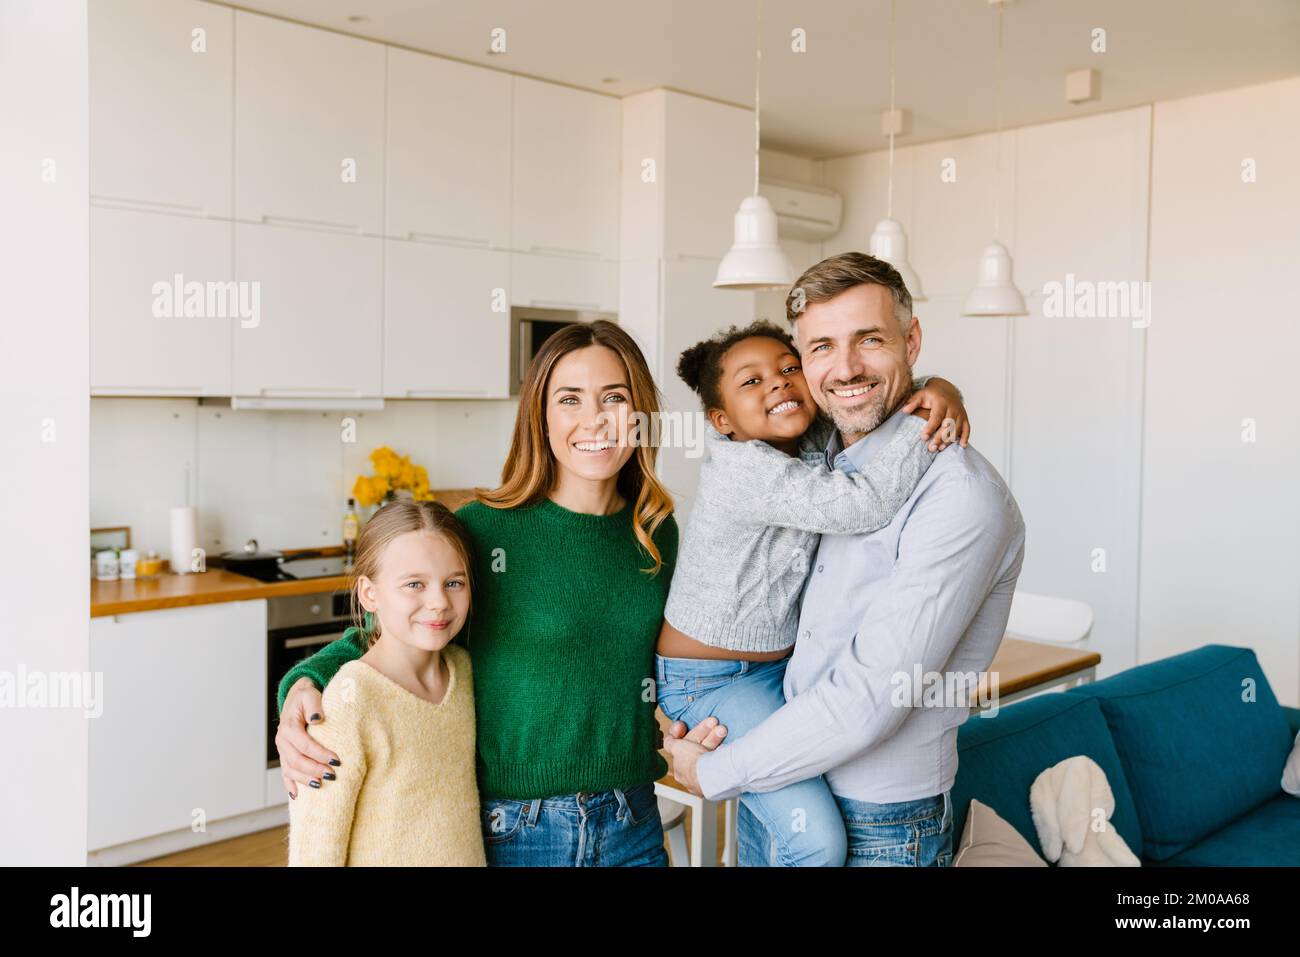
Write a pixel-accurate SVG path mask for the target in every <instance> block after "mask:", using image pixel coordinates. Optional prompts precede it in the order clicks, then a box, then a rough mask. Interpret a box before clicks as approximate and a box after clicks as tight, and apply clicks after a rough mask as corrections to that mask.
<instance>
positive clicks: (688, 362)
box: [677, 319, 799, 411]
mask: <svg viewBox="0 0 1300 957" xmlns="http://www.w3.org/2000/svg"><path fill="white" fill-rule="evenodd" d="M754 336H766V337H767V338H769V339H775V340H776V341H777V342H779V343H781V344H782V345H784V346H785V347H786V348H788V349H789V350H790V352H791V353H793V354H794V355H796V356H797V355H798V354H799V350H798V349H796V348H795V345H794V340H793V339H791V338H790V334H789V333H788V332H786V331H785V330H784V329H782V328H781V327H780V326H776V325H773V324H772V323H770V322H767V321H766V320H763V319H758V320H756V321H754V322H751V323H750V324H749V325H747V326H744V327H740V326H731V327H729V328H727V329H724V330H722V331H721V332H719V333H717V334H716V335H714V336H712V337H710V338H708V339H705V340H704V341H703V342H697V343H695V345H693V346H691V347H690V348H689V349H687V350H686V351H685V352H683V353H682V354H681V356H680V357H679V358H678V359H677V375H678V376H679V377H680V378H681V380H682V381H683V382H685V383H686V384H687V385H688V386H690V387H691V390H692V391H693V392H695V394H696V395H698V396H699V397H700V401H701V402H703V403H704V409H705V411H708V410H709V409H720V408H722V396H721V394H720V393H719V392H718V383H719V381H721V379H722V357H723V356H725V355H726V354H727V350H728V349H730V348H731V347H732V346H734V345H735V344H736V343H737V342H740V341H741V340H742V339H750V338H753V337H754Z"/></svg>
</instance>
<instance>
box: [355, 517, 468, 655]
mask: <svg viewBox="0 0 1300 957" xmlns="http://www.w3.org/2000/svg"><path fill="white" fill-rule="evenodd" d="M468 573H469V569H467V568H466V567H465V562H464V561H463V560H462V559H461V556H460V553H459V552H458V551H457V550H456V547H455V546H454V545H452V543H451V542H450V541H448V539H447V537H446V536H445V535H441V534H438V533H437V532H426V531H419V532H403V533H402V534H401V535H398V536H397V537H396V538H394V539H393V540H392V541H391V542H389V543H388V546H387V547H386V548H385V549H384V552H383V555H382V557H381V558H380V561H379V570H378V572H377V573H376V575H375V577H374V578H373V579H371V578H367V577H365V576H362V577H361V578H360V579H359V580H358V582H357V596H358V598H359V599H360V600H361V606H362V607H363V608H365V609H366V611H371V612H374V613H375V614H376V615H377V616H378V618H379V625H380V632H379V633H380V638H381V640H382V639H385V638H387V639H391V640H395V641H400V642H402V643H403V644H407V645H411V646H413V647H415V648H420V649H422V650H424V651H437V650H439V649H441V648H444V647H446V646H447V644H448V643H450V641H451V639H452V638H454V637H455V636H456V633H457V632H459V631H460V629H461V627H462V626H463V625H464V624H465V616H466V615H468V614H469V574H468Z"/></svg>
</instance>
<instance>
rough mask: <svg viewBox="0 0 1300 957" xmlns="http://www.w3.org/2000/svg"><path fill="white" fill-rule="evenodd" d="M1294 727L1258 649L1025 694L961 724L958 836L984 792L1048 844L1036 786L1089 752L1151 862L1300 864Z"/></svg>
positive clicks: (1298, 723)
mask: <svg viewBox="0 0 1300 957" xmlns="http://www.w3.org/2000/svg"><path fill="white" fill-rule="evenodd" d="M1297 730H1300V710H1298V709H1296V708H1284V707H1282V706H1281V705H1280V704H1278V701H1277V698H1276V697H1275V696H1274V695H1273V690H1272V689H1271V688H1270V687H1269V684H1268V679H1267V678H1265V677H1264V673H1263V672H1262V671H1261V670H1260V667H1259V662H1258V660H1257V659H1256V658H1255V653H1254V652H1253V651H1251V650H1250V649H1248V648H1231V647H1228V646H1226V645H1207V646H1205V647H1203V648H1198V649H1197V650H1195V651H1189V652H1187V653H1186V654H1182V655H1175V656H1174V657H1172V658H1164V659H1162V660H1160V661H1154V662H1151V663H1150V664H1146V665H1140V666H1139V667H1136V668H1131V669H1129V670H1128V671H1125V672H1122V673H1120V674H1117V675H1114V676H1112V677H1110V678H1107V679H1105V680H1104V681H1098V682H1094V683H1092V684H1088V685H1083V686H1080V687H1078V688H1072V689H1070V690H1069V691H1065V692H1061V693H1048V694H1043V695H1038V696H1036V697H1033V698H1028V699H1026V700H1024V701H1020V702H1017V703H1015V704H1012V705H1008V706H1007V707H1005V708H1002V709H1000V711H999V712H998V714H997V715H996V716H995V717H991V718H983V717H971V718H970V719H969V720H968V721H967V722H966V723H965V724H964V725H962V727H961V730H960V731H959V732H958V735H957V751H958V755H959V758H958V762H959V763H958V766H957V779H956V781H955V783H954V784H953V790H952V797H953V811H954V818H953V843H954V846H955V845H956V844H957V843H958V842H959V841H960V838H961V834H962V829H963V827H964V826H965V822H966V814H967V811H968V810H969V808H970V802H971V799H972V798H978V799H979V800H980V801H981V802H983V803H984V804H987V805H988V806H989V807H991V808H993V810H995V811H997V812H998V814H999V815H1001V816H1002V817H1003V818H1004V819H1005V820H1006V821H1007V822H1008V823H1009V824H1011V826H1012V827H1014V828H1015V829H1016V830H1017V831H1019V832H1020V833H1021V834H1022V835H1024V836H1025V838H1026V839H1027V840H1028V841H1029V843H1030V844H1031V845H1032V846H1033V848H1034V849H1035V850H1036V851H1037V852H1038V853H1039V854H1040V855H1041V854H1042V848H1041V847H1040V846H1039V843H1038V833H1037V831H1036V829H1035V828H1034V823H1033V820H1032V818H1031V817H1030V813H1029V787H1030V785H1031V784H1032V783H1033V781H1034V778H1036V777H1037V776H1038V775H1039V774H1040V773H1041V772H1042V771H1043V770H1044V769H1046V768H1048V767H1050V766H1051V765H1053V764H1056V763H1057V762H1058V761H1062V760H1064V759H1065V758H1068V757H1072V756H1073V755H1076V754H1086V755H1088V756H1089V757H1091V758H1092V759H1093V760H1094V761H1096V762H1097V763H1098V764H1099V765H1100V766H1101V768H1102V769H1103V770H1104V771H1105V772H1106V778H1107V779H1108V780H1109V782H1110V786H1111V789H1112V790H1113V791H1114V794H1115V813H1114V814H1113V815H1112V816H1111V823H1112V824H1114V825H1115V829H1116V830H1117V831H1118V832H1119V833H1120V835H1121V836H1122V837H1123V838H1124V841H1125V842H1126V843H1127V844H1128V846H1129V847H1130V848H1131V849H1132V850H1133V851H1134V853H1136V854H1137V855H1138V856H1139V857H1140V858H1141V859H1142V864H1143V866H1157V865H1158V866H1196V867H1204V866H1229V867H1235V866H1292V867H1296V866H1300V798H1297V797H1292V796H1291V795H1289V794H1287V793H1286V792H1285V791H1283V790H1282V787H1281V778H1282V766H1283V765H1284V764H1285V763H1286V759H1287V755H1288V754H1290V752H1291V747H1292V743H1293V742H1294V740H1295V736H1296V732H1297Z"/></svg>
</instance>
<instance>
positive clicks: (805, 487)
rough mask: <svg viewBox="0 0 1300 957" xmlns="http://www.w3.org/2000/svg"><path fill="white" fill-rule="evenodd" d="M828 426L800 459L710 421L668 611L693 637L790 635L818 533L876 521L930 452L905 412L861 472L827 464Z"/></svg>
mask: <svg viewBox="0 0 1300 957" xmlns="http://www.w3.org/2000/svg"><path fill="white" fill-rule="evenodd" d="M831 428H833V427H832V426H831V425H830V423H829V422H828V421H827V420H825V419H824V418H822V417H819V418H818V421H817V423H816V424H815V425H814V426H813V427H812V428H811V429H809V430H808V433H807V434H806V435H805V436H804V438H803V439H802V440H801V441H800V444H799V453H800V454H799V457H798V458H795V457H792V456H789V455H786V454H785V453H784V452H781V451H780V450H778V449H775V448H773V447H772V446H770V445H768V444H767V443H766V442H760V441H757V440H754V441H750V442H733V441H732V440H731V439H729V438H727V437H726V436H725V435H722V434H721V433H719V432H718V431H717V430H716V429H714V428H713V427H712V426H708V427H707V428H706V430H705V434H706V439H705V448H706V450H707V455H706V458H705V460H704V463H703V465H701V467H700V484H699V488H698V489H697V491H696V497H695V504H694V506H693V507H692V509H691V517H690V521H689V522H687V525H686V531H685V533H684V534H683V536H682V543H681V548H680V550H679V551H678V555H677V567H676V570H675V571H674V573H673V581H672V587H671V589H670V590H669V593H668V604H667V606H666V607H665V609H664V618H666V619H667V620H668V622H669V624H671V625H672V626H673V627H674V628H676V629H677V630H678V631H680V632H682V633H683V634H686V635H689V636H690V637H692V638H694V639H695V640H696V641H699V642H702V643H703V644H706V645H713V646H715V647H718V648H727V649H730V650H733V651H745V652H765V651H779V650H781V649H783V648H788V647H790V645H792V644H794V640H795V632H796V630H797V628H798V624H799V596H800V594H801V593H802V591H803V585H804V579H805V578H806V577H807V575H808V566H809V563H810V562H811V561H812V557H813V554H814V553H815V552H816V550H817V542H818V536H819V535H820V534H821V533H823V532H825V533H834V534H853V533H856V532H872V531H875V530H876V529H879V528H883V527H885V526H886V525H888V524H889V522H890V521H891V520H892V519H893V517H894V514H895V513H896V512H897V511H898V510H899V508H901V507H902V505H903V503H904V502H906V501H907V499H908V497H909V496H910V495H911V494H912V491H913V490H914V489H915V488H916V484H917V482H919V481H920V480H921V476H922V475H924V474H925V470H926V469H928V468H929V467H930V463H931V461H933V459H934V456H935V455H936V454H937V453H934V452H931V451H930V450H929V448H928V443H927V442H923V441H921V440H920V438H919V436H920V434H921V430H922V429H924V428H925V420H924V419H922V418H919V417H918V416H914V415H909V416H907V418H906V419H905V421H904V422H903V423H902V424H901V425H900V426H899V429H898V432H897V434H896V435H895V437H894V438H893V439H891V440H890V442H889V444H888V445H886V446H885V447H884V448H883V449H882V450H881V451H880V454H878V455H876V456H874V457H873V458H872V459H871V462H870V464H869V465H868V466H867V470H866V471H865V472H855V473H852V474H849V473H846V472H842V471H840V470H838V469H830V468H827V466H826V457H825V447H826V443H827V441H828V440H829V438H830V429H831Z"/></svg>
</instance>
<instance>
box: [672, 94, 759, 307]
mask: <svg viewBox="0 0 1300 957" xmlns="http://www.w3.org/2000/svg"><path fill="white" fill-rule="evenodd" d="M665 96H666V103H667V109H666V110H665V113H664V134H663V135H664V142H665V149H664V161H663V167H662V174H663V175H662V178H663V182H664V185H665V189H664V193H663V203H664V218H663V242H664V251H663V255H664V258H665V259H678V258H680V257H682V256H702V257H704V258H707V259H714V260H716V259H718V258H720V257H722V256H723V255H725V254H726V252H727V250H728V249H730V248H731V243H732V240H733V238H734V232H735V230H734V223H735V217H736V210H737V209H739V208H740V203H741V200H743V199H744V198H745V197H746V196H749V195H750V194H751V193H753V191H754V111H753V110H748V109H744V108H742V107H737V106H729V105H727V104H724V103H715V102H713V101H712V100H702V99H700V98H699V97H695V96H687V95H686V94H684V93H674V92H671V91H670V92H668V93H667V94H666V95H665ZM711 285H712V281H710V286H711Z"/></svg>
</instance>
